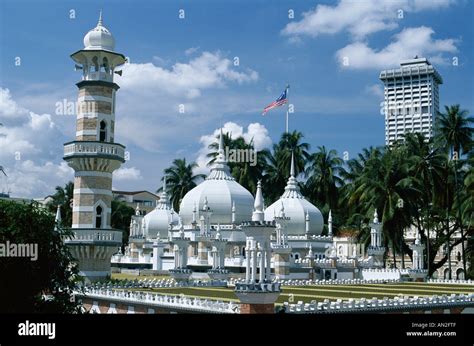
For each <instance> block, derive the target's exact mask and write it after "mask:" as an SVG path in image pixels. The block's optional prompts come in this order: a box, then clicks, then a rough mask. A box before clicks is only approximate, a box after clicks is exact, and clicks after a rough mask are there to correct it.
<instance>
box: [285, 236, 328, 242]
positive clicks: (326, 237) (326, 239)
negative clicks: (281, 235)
mask: <svg viewBox="0 0 474 346" xmlns="http://www.w3.org/2000/svg"><path fill="white" fill-rule="evenodd" d="M287 237H288V238H287V239H288V240H321V241H332V238H333V237H332V236H331V235H309V236H307V235H289V236H287Z"/></svg>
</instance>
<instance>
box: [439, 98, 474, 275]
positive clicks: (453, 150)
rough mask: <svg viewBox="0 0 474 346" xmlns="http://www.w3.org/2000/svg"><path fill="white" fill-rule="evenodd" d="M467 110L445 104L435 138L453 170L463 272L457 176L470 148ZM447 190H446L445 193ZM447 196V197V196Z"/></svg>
mask: <svg viewBox="0 0 474 346" xmlns="http://www.w3.org/2000/svg"><path fill="white" fill-rule="evenodd" d="M468 114H469V112H468V111H467V110H463V109H461V107H460V105H459V104H457V105H452V106H445V113H439V114H438V117H437V121H436V128H435V130H436V138H437V140H438V142H439V143H440V145H441V146H442V147H444V148H445V149H446V150H447V151H448V152H449V158H450V162H448V166H449V165H450V166H452V169H453V172H454V181H455V183H454V194H455V199H456V200H455V203H456V205H457V208H456V211H457V213H456V217H457V223H458V226H459V228H460V232H461V239H462V242H461V245H462V253H463V256H462V257H463V259H462V261H463V269H464V273H466V272H467V269H466V251H465V239H466V238H465V232H464V225H463V224H464V222H463V219H462V210H461V201H460V193H459V191H458V190H459V185H460V184H459V179H461V180H462V177H459V164H458V163H459V161H460V159H461V156H462V154H467V153H469V151H470V150H471V149H472V143H473V142H472V134H473V132H474V129H473V128H472V124H473V123H474V118H473V117H469V115H468ZM448 193H449V192H448V191H447V192H446V194H448ZM447 198H448V197H447ZM446 215H447V216H446V219H447V220H448V219H449V216H448V215H449V208H446ZM446 224H447V225H446V227H447V228H446V229H447V233H449V232H448V228H449V225H448V221H446ZM450 241H451V240H450V239H449V238H448V240H447V245H448V253H450V248H451V244H450ZM448 263H449V278H451V275H452V273H451V261H450V259H448Z"/></svg>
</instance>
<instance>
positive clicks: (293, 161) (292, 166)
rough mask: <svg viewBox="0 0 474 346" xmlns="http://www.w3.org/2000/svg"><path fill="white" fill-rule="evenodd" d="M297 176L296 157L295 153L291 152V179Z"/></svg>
mask: <svg viewBox="0 0 474 346" xmlns="http://www.w3.org/2000/svg"><path fill="white" fill-rule="evenodd" d="M294 176H295V155H294V153H293V151H291V166H290V177H294Z"/></svg>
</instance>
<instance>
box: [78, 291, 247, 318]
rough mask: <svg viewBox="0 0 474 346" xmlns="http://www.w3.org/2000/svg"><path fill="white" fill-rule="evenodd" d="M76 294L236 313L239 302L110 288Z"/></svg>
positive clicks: (160, 305) (110, 299) (192, 309)
mask: <svg viewBox="0 0 474 346" xmlns="http://www.w3.org/2000/svg"><path fill="white" fill-rule="evenodd" d="M76 296H78V297H85V298H99V299H106V300H109V301H116V302H122V303H123V302H128V303H134V304H144V305H147V306H156V307H162V308H175V309H180V310H187V311H195V312H206V313H219V314H226V313H227V314H238V313H240V304H236V303H233V302H225V301H222V300H211V299H199V298H192V297H186V296H182V295H181V296H173V295H166V294H158V293H150V292H146V293H145V292H130V291H119V290H111V289H102V288H101V289H95V288H92V289H87V290H86V292H85V293H81V292H76Z"/></svg>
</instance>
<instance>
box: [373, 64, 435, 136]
mask: <svg viewBox="0 0 474 346" xmlns="http://www.w3.org/2000/svg"><path fill="white" fill-rule="evenodd" d="M379 78H380V80H382V82H383V83H384V86H385V88H384V114H385V144H387V145H390V144H392V143H393V142H394V141H397V140H400V139H403V135H404V134H405V133H408V132H419V133H422V134H423V135H424V136H425V137H426V139H428V138H430V137H432V136H433V122H434V118H435V116H436V114H437V112H438V110H439V91H438V90H439V87H438V85H439V84H442V83H443V79H442V78H441V76H440V75H439V73H438V72H437V71H436V69H435V68H434V67H433V66H432V65H431V64H430V62H429V61H428V59H426V58H418V57H415V58H414V59H409V60H403V61H401V63H400V68H397V69H392V70H384V71H382V72H381V73H380V77H379Z"/></svg>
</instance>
